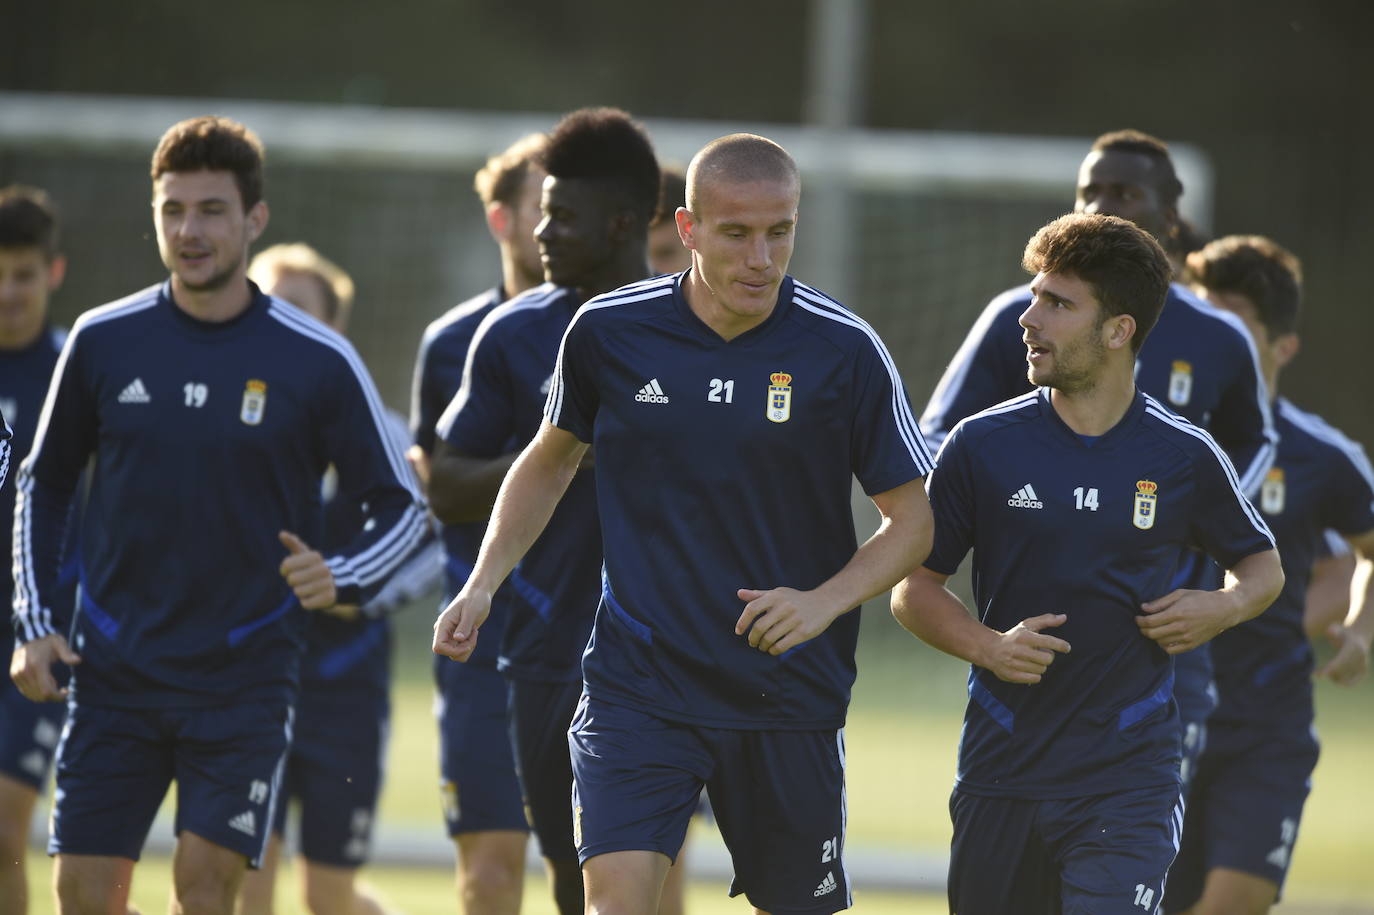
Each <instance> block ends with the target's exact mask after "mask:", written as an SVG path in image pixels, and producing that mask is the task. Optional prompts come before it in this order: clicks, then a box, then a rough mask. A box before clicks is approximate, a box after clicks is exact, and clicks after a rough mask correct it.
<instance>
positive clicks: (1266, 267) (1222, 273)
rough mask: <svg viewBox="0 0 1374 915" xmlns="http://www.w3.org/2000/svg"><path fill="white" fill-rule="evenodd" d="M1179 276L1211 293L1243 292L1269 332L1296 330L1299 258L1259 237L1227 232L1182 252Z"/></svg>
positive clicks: (1299, 304) (1299, 307)
mask: <svg viewBox="0 0 1374 915" xmlns="http://www.w3.org/2000/svg"><path fill="white" fill-rule="evenodd" d="M1184 276H1185V279H1186V280H1187V281H1188V282H1189V283H1192V284H1194V285H1197V286H1201V287H1202V288H1204V289H1206V290H1208V291H1211V292H1231V293H1236V294H1238V295H1243V296H1245V298H1246V299H1248V300H1249V301H1250V304H1251V305H1253V306H1254V307H1255V315H1256V316H1257V317H1258V318H1259V320H1260V323H1261V324H1263V325H1264V329H1265V330H1266V331H1268V332H1269V336H1270V337H1271V338H1272V337H1280V336H1283V335H1284V334H1291V333H1296V332H1297V329H1298V318H1299V317H1300V315H1301V313H1302V262H1301V261H1299V260H1298V258H1297V257H1296V256H1295V255H1294V254H1293V253H1292V252H1290V251H1288V250H1287V249H1286V248H1284V247H1283V246H1282V245H1280V244H1279V243H1278V242H1276V241H1274V240H1273V239H1270V238H1265V237H1264V236H1263V235H1228V236H1226V237H1225V238H1218V239H1217V240H1216V241H1214V242H1212V243H1211V244H1209V245H1206V246H1205V247H1203V248H1202V250H1200V251H1194V252H1193V253H1192V254H1190V255H1188V261H1187V269H1186V271H1185V273H1184Z"/></svg>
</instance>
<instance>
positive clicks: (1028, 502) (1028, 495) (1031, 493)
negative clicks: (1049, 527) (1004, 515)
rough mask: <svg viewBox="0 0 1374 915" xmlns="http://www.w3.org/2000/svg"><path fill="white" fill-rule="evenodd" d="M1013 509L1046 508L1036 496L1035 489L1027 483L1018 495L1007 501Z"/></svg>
mask: <svg viewBox="0 0 1374 915" xmlns="http://www.w3.org/2000/svg"><path fill="white" fill-rule="evenodd" d="M1007 504H1008V505H1010V506H1011V507H1012V508H1044V507H1045V503H1044V502H1041V501H1040V497H1039V496H1037V495H1036V494H1035V488H1034V487H1033V486H1031V485H1030V484H1029V483H1027V484H1026V485H1025V486H1022V487H1021V488H1020V489H1019V490H1017V492H1016V495H1014V496H1012V497H1011V498H1010V499H1008V500H1007Z"/></svg>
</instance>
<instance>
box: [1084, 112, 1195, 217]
mask: <svg viewBox="0 0 1374 915" xmlns="http://www.w3.org/2000/svg"><path fill="white" fill-rule="evenodd" d="M1092 151H1093V152H1128V153H1138V154H1140V155H1142V156H1148V157H1149V158H1150V160H1151V162H1152V163H1153V164H1154V175H1155V188H1156V190H1158V191H1159V196H1160V199H1162V200H1163V201H1164V202H1165V203H1166V204H1168V205H1169V206H1176V205H1177V204H1178V198H1180V197H1182V196H1183V182H1182V181H1179V180H1178V172H1176V171H1175V170H1174V160H1173V157H1172V156H1170V155H1169V145H1168V144H1167V143H1165V142H1164V141H1163V140H1161V139H1159V138H1157V137H1152V136H1150V135H1149V134H1148V133H1145V132H1144V131H1141V130H1113V131H1112V132H1110V133H1104V134H1103V135H1102V136H1100V137H1098V138H1097V139H1096V140H1095V141H1094V142H1093V148H1092Z"/></svg>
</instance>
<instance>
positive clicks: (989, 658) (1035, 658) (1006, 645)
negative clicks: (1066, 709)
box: [977, 613, 1070, 684]
mask: <svg viewBox="0 0 1374 915" xmlns="http://www.w3.org/2000/svg"><path fill="white" fill-rule="evenodd" d="M1067 620H1068V617H1067V616H1065V615H1064V614H1062V613H1044V614H1041V615H1040V616H1033V617H1031V618H1030V619H1027V620H1022V621H1021V622H1020V623H1018V624H1017V625H1015V626H1013V627H1012V628H1010V629H1008V630H1007V631H1006V632H1001V633H997V634H996V638H994V639H993V640H992V641H991V642H990V643H989V646H988V648H987V649H986V650H985V652H984V655H983V657H982V658H981V659H980V660H979V661H978V662H977V663H978V666H979V667H982V668H985V669H987V670H990V671H992V673H993V674H994V675H995V676H996V677H997V679H999V680H1005V681H1006V682H1008V683H1027V684H1029V683H1039V682H1040V678H1041V677H1043V676H1044V674H1045V671H1046V670H1048V669H1049V666H1050V664H1052V663H1054V656H1055V653H1056V652H1057V653H1059V654H1068V653H1069V648H1070V646H1069V643H1068V642H1066V641H1064V640H1063V639H1061V638H1057V637H1055V636H1052V635H1049V634H1047V633H1045V632H1043V631H1042V630H1044V629H1050V628H1053V627H1055V626H1062V625H1063V624H1064V622H1065V621H1067Z"/></svg>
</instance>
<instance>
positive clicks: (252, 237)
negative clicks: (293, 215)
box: [246, 200, 272, 242]
mask: <svg viewBox="0 0 1374 915" xmlns="http://www.w3.org/2000/svg"><path fill="white" fill-rule="evenodd" d="M271 215H272V214H271V213H270V212H268V209H267V201H266V200H259V201H258V202H257V203H255V204H253V205H252V206H251V207H249V208H248V214H247V219H246V222H247V224H248V240H249V241H250V242H253V241H257V240H258V236H260V235H261V234H262V233H263V230H264V229H266V228H267V220H268V218H269V217H270V216H271Z"/></svg>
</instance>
